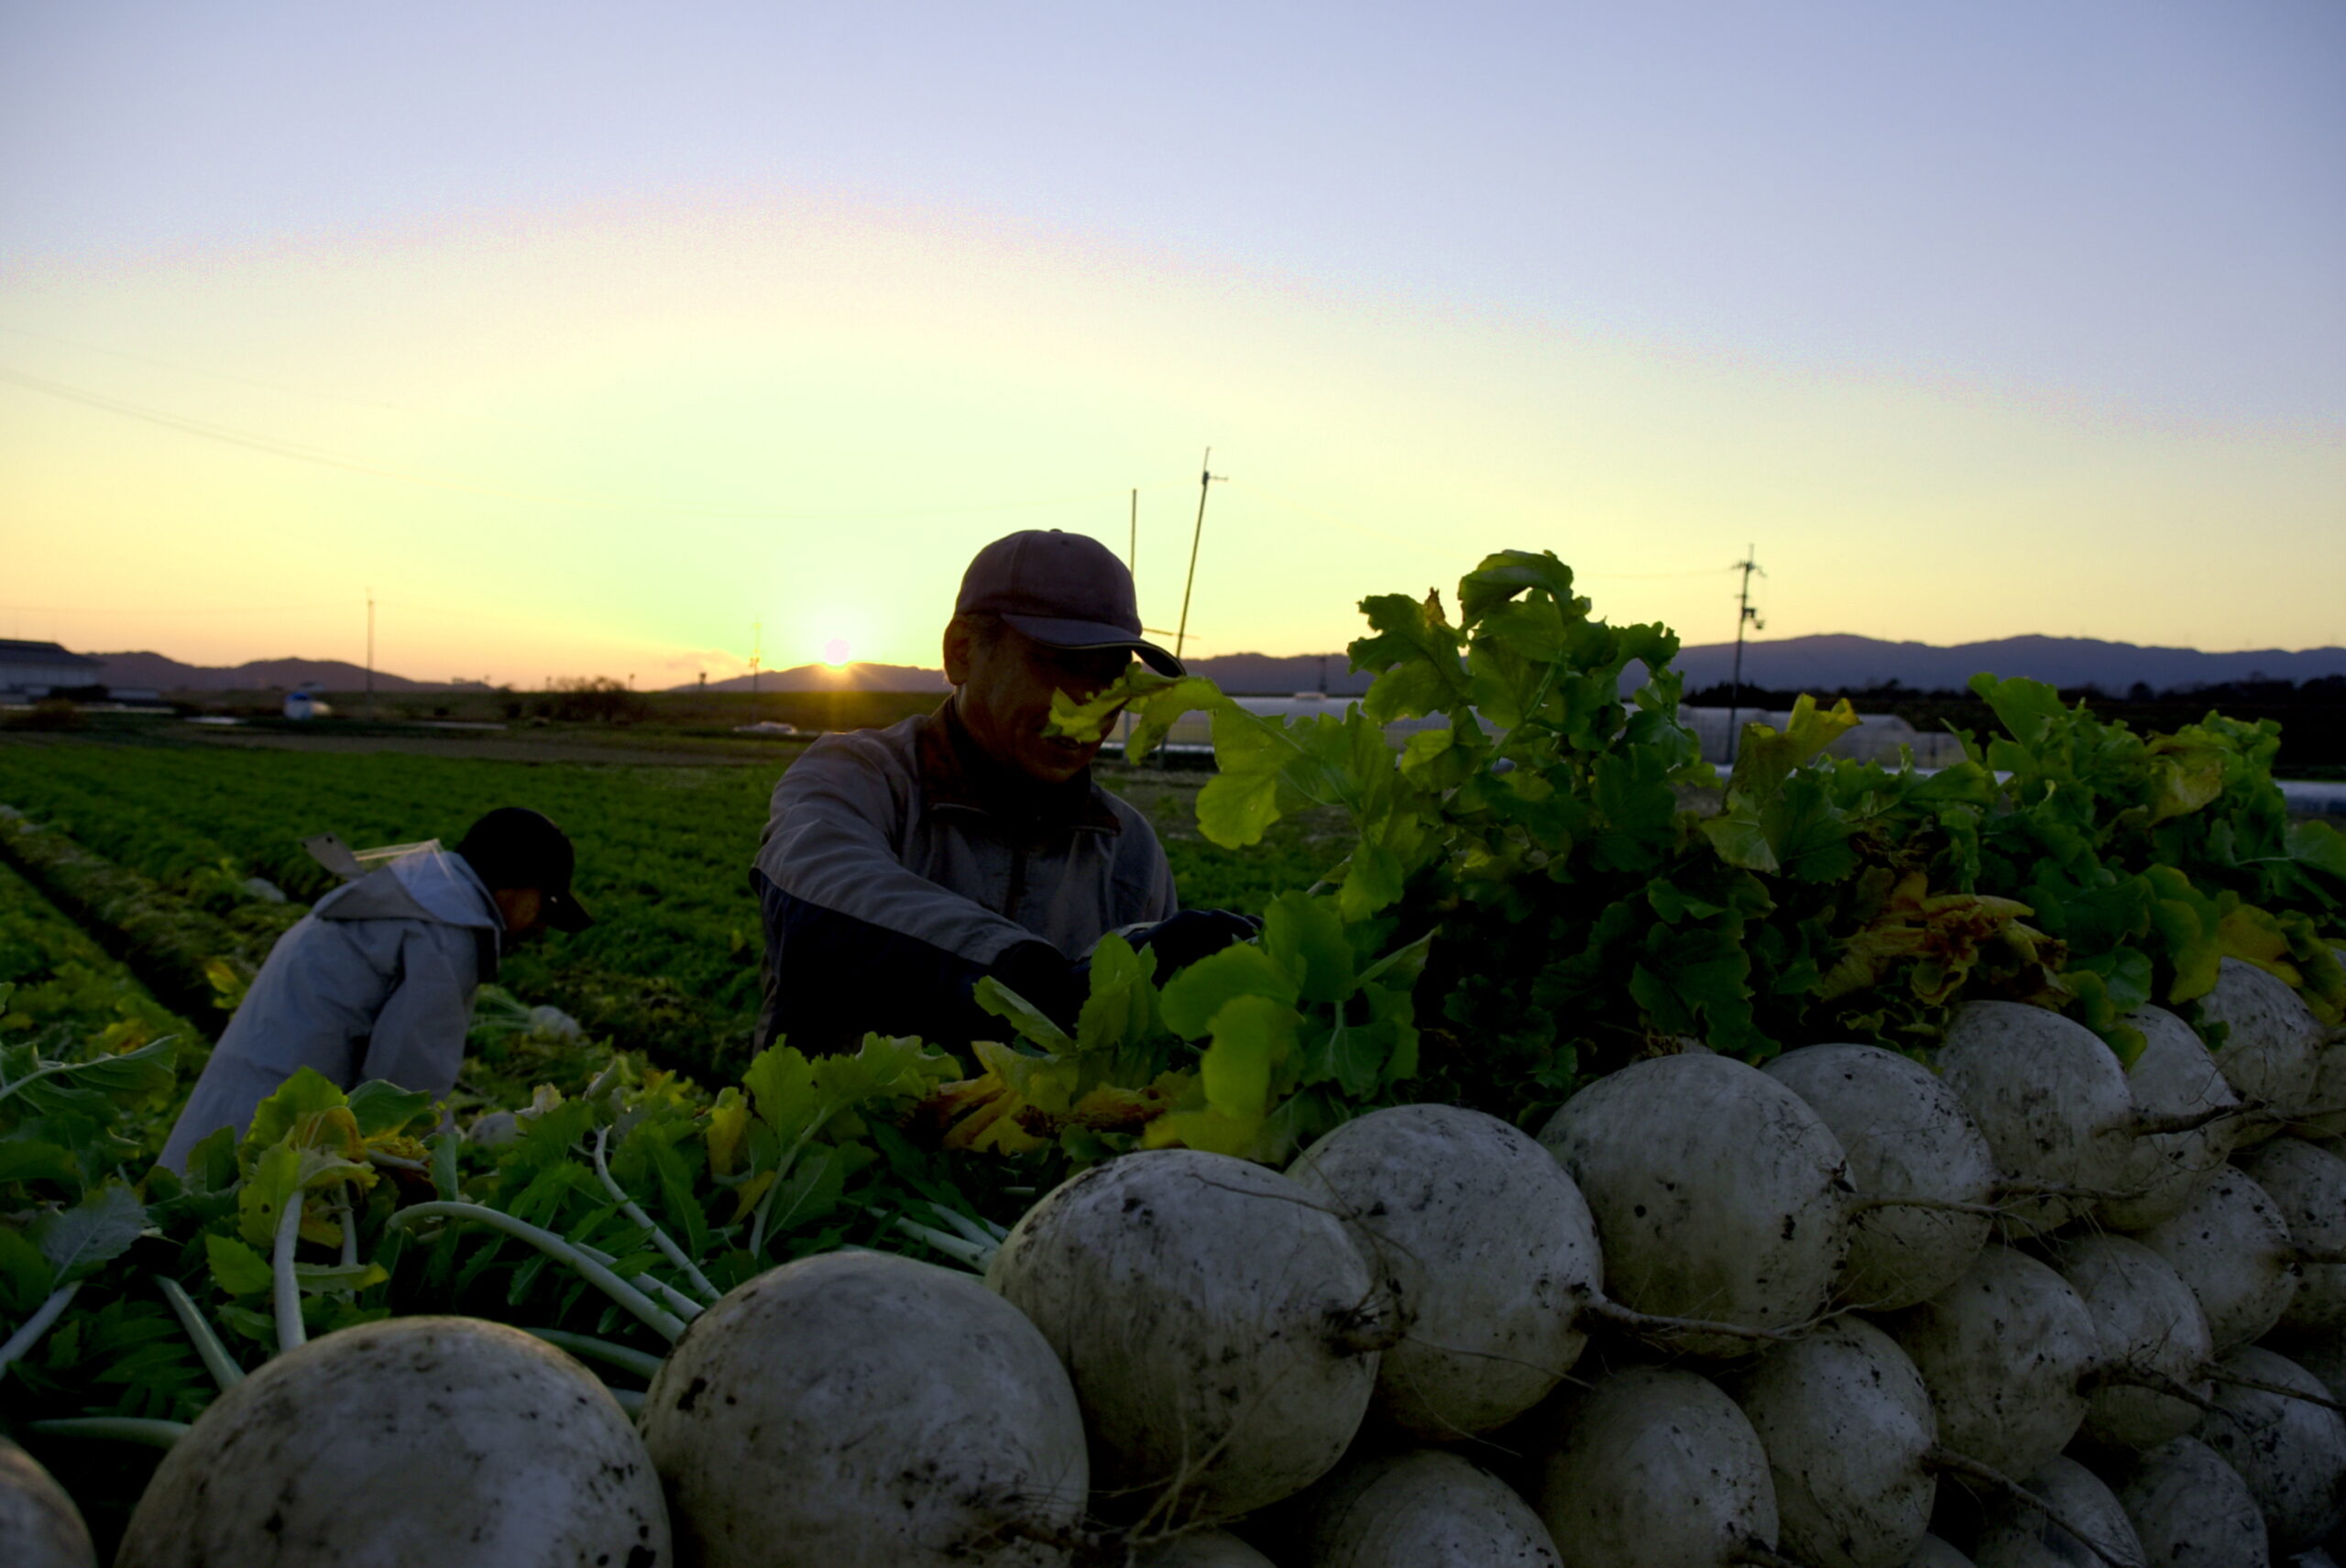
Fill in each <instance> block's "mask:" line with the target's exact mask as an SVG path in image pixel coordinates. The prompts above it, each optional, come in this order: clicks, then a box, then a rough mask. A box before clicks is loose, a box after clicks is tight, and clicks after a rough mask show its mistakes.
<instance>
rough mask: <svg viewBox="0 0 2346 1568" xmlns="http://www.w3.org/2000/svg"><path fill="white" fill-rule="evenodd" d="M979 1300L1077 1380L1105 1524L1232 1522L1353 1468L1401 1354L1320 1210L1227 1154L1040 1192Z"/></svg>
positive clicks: (1167, 1159) (1362, 1266) (1145, 1161)
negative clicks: (1025, 1326) (1382, 1367)
mask: <svg viewBox="0 0 2346 1568" xmlns="http://www.w3.org/2000/svg"><path fill="white" fill-rule="evenodd" d="M988 1282H989V1283H991V1284H992V1286H993V1287H994V1288H995V1289H997V1290H999V1291H1001V1292H1002V1294H1003V1296H1004V1297H1005V1298H1006V1299H1008V1300H1009V1301H1010V1302H1011V1303H1012V1304H1013V1305H1014V1306H1016V1307H1017V1308H1018V1309H1019V1310H1021V1311H1023V1312H1025V1314H1026V1315H1027V1316H1028V1317H1029V1318H1032V1319H1033V1320H1034V1321H1035V1323H1036V1326H1037V1327H1039V1328H1040V1329H1041V1330H1042V1331H1043V1335H1044V1337H1045V1338H1046V1339H1047V1340H1048V1341H1049V1342H1050V1343H1051V1347H1052V1348H1053V1349H1054V1350H1056V1351H1058V1355H1059V1359H1060V1360H1061V1361H1062V1362H1064V1363H1065V1364H1066V1365H1067V1369H1068V1373H1069V1376H1070V1377H1072V1378H1073V1380H1074V1384H1075V1393H1076V1398H1077V1399H1078V1401H1079V1402H1080V1404H1081V1406H1082V1409H1083V1424H1084V1428H1085V1430H1086V1431H1088V1432H1089V1434H1090V1436H1091V1472H1092V1484H1093V1485H1094V1486H1096V1487H1098V1488H1100V1490H1101V1492H1102V1497H1103V1500H1104V1501H1105V1504H1106V1506H1109V1507H1122V1508H1129V1509H1131V1510H1132V1511H1134V1512H1138V1513H1148V1514H1150V1515H1151V1516H1152V1517H1153V1518H1154V1519H1157V1520H1158V1521H1160V1522H1162V1523H1167V1524H1174V1525H1178V1524H1184V1523H1188V1522H1190V1521H1191V1520H1209V1521H1211V1520H1215V1519H1235V1518H1237V1517H1238V1516H1240V1515H1242V1514H1247V1513H1251V1512H1253V1511H1254V1510H1255V1509H1256V1508H1263V1507H1265V1506H1266V1505H1268V1504H1271V1503H1275V1502H1277V1501H1278V1500H1279V1499H1280V1498H1282V1497H1288V1496H1291V1495H1292V1494H1294V1493H1296V1492H1299V1491H1301V1490H1302V1489H1303V1488H1304V1487H1306V1486H1310V1484H1311V1483H1312V1482H1314V1481H1316V1480H1318V1479H1319V1478H1320V1477H1321V1475H1325V1474H1326V1473H1327V1472H1328V1470H1329V1469H1330V1468H1331V1467H1332V1466H1333V1465H1334V1464H1335V1463H1336V1461H1337V1460H1338V1459H1340V1458H1342V1457H1343V1452H1344V1449H1345V1447H1346V1446H1347V1445H1348V1444H1349V1443H1350V1442H1352V1438H1353V1434H1354V1432H1355V1431H1358V1430H1359V1427H1360V1423H1361V1418H1362V1416H1363V1415H1365V1413H1366V1412H1367V1409H1368V1401H1369V1396H1370V1394H1371V1392H1372V1391H1373V1390H1374V1389H1375V1387H1376V1365H1377V1351H1378V1350H1379V1348H1381V1347H1382V1346H1384V1345H1387V1344H1389V1343H1392V1341H1393V1340H1394V1338H1395V1337H1396V1334H1395V1331H1394V1329H1393V1325H1392V1324H1391V1322H1390V1321H1389V1308H1387V1306H1386V1305H1385V1302H1384V1298H1383V1296H1382V1294H1381V1293H1380V1292H1378V1291H1377V1290H1376V1287H1375V1284H1374V1282H1373V1280H1372V1279H1371V1277H1370V1275H1369V1270H1368V1265H1367V1264H1366V1263H1365V1262H1364V1261H1363V1260H1362V1258H1361V1255H1360V1252H1359V1250H1358V1249H1357V1248H1356V1247H1354V1245H1353V1243H1352V1238H1351V1237H1350V1236H1348V1235H1346V1234H1345V1233H1344V1227H1343V1223H1342V1222H1341V1221H1339V1220H1338V1219H1337V1218H1336V1216H1335V1215H1334V1214H1333V1213H1332V1212H1330V1210H1329V1206H1328V1201H1327V1200H1326V1199H1324V1198H1321V1196H1319V1195H1318V1194H1316V1193H1313V1192H1310V1191H1308V1190H1305V1189H1304V1188H1303V1187H1301V1186H1300V1185H1299V1184H1298V1183H1296V1182H1293V1181H1290V1180H1288V1179H1287V1178H1286V1177H1284V1176H1281V1175H1280V1174H1279V1173H1278V1172H1277V1171H1275V1170H1266V1169H1264V1168H1262V1167H1261V1166H1258V1165H1252V1164H1249V1163H1248V1162H1246V1161H1245V1160H1243V1159H1233V1158H1231V1157H1228V1156H1226V1155H1214V1154H1205V1153H1201V1152H1199V1151H1197V1150H1193V1149H1165V1150H1159V1151H1157V1152H1154V1153H1147V1154H1134V1155H1126V1156H1124V1157H1123V1158H1121V1159H1116V1160H1112V1161H1110V1162H1109V1163H1107V1164H1105V1165H1099V1166H1094V1167H1092V1168H1091V1169H1090V1170H1087V1171H1085V1172H1084V1173H1083V1174H1082V1175H1080V1176H1078V1177H1076V1178H1074V1179H1072V1180H1069V1181H1067V1182H1064V1183H1062V1184H1061V1185H1059V1186H1058V1188H1056V1189H1054V1190H1052V1191H1050V1192H1049V1193H1047V1194H1046V1195H1045V1196H1044V1198H1043V1199H1042V1201H1040V1202H1038V1203H1036V1205H1035V1207H1034V1208H1032V1209H1031V1210H1029V1211H1027V1212H1026V1215H1025V1218H1023V1219H1021V1220H1020V1221H1019V1222H1018V1223H1017V1225H1016V1226H1015V1227H1014V1228H1013V1229H1012V1231H1011V1233H1010V1235H1009V1237H1008V1238H1007V1239H1006V1240H1005V1241H1003V1244H1002V1250H1001V1251H1000V1252H999V1253H997V1254H996V1255H995V1256H994V1261H993V1266H992V1270H991V1272H990V1273H989V1275H988Z"/></svg>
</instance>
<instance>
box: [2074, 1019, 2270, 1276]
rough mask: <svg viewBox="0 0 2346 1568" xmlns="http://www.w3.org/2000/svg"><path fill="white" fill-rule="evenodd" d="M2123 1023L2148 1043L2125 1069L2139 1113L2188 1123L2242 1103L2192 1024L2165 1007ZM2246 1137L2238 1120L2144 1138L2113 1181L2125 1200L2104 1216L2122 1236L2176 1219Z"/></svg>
mask: <svg viewBox="0 0 2346 1568" xmlns="http://www.w3.org/2000/svg"><path fill="white" fill-rule="evenodd" d="M2124 1022H2126V1023H2127V1024H2130V1025H2132V1026H2133V1027H2134V1028H2135V1029H2137V1030H2139V1031H2140V1032H2141V1034H2142V1036H2143V1041H2144V1044H2143V1054H2142V1055H2141V1056H2138V1057H2136V1058H2134V1064H2133V1065H2132V1067H2130V1068H2128V1069H2126V1082H2127V1086H2128V1088H2129V1089H2130V1090H2131V1091H2132V1093H2133V1096H2134V1107H2135V1110H2136V1111H2137V1112H2138V1113H2141V1114H2142V1115H2144V1116H2154V1117H2161V1118H2166V1119H2184V1120H2187V1119H2189V1118H2191V1117H2193V1116H2198V1115H2204V1114H2206V1113H2210V1112H2218V1111H2226V1110H2231V1109H2233V1108H2235V1107H2237V1106H2238V1105H2239V1104H2240V1096H2239V1095H2238V1094H2236V1093H2235V1092H2233V1091H2232V1086H2231V1084H2230V1083H2228V1082H2226V1081H2225V1080H2224V1075H2223V1074H2222V1073H2221V1072H2220V1071H2218V1070H2217V1069H2216V1060H2215V1058H2213V1057H2211V1056H2209V1054H2208V1047H2207V1046H2206V1044H2205V1043H2204V1042H2202V1041H2201V1040H2200V1038H2199V1035H2198V1031H2197V1030H2195V1029H2193V1028H2192V1027H2191V1025H2188V1024H2187V1023H2185V1022H2184V1021H2183V1020H2182V1019H2180V1018H2178V1017H2176V1015H2175V1014H2172V1013H2170V1012H2168V1011H2167V1010H2166V1009H2165V1008H2164V1007H2138V1008H2136V1009H2135V1010H2134V1011H2133V1012H2132V1013H2129V1014H2126V1017H2125V1019H2124ZM2240 1135H2241V1121H2240V1118H2239V1117H2237V1116H2220V1117H2218V1118H2217V1119H2216V1120H2214V1121H2211V1122H2208V1123H2206V1124H2202V1125H2200V1126H2197V1127H2188V1128H2186V1129H2185V1130H2184V1131H2182V1132H2178V1133H2144V1134H2141V1135H2137V1136H2136V1138H2135V1139H2134V1141H2133V1143H2132V1146H2130V1147H2129V1148H2128V1150H2127V1154H2126V1160H2125V1163H2124V1165H2123V1166H2122V1167H2121V1168H2120V1170H2119V1173H2118V1175H2117V1177H2116V1178H2115V1185H2116V1187H2117V1189H2118V1191H2119V1193H2120V1194H2121V1196H2117V1197H2112V1198H2106V1199H2104V1200H2103V1201H2102V1202H2101V1204H2100V1206H2099V1208H2098V1209H2097V1210H2096V1211H2095V1213H2096V1215H2097V1217H2098V1218H2099V1220H2100V1221H2101V1223H2103V1224H2105V1225H2109V1226H2111V1227H2113V1228H2115V1229H2118V1230H2121V1231H2139V1230H2143V1229H2145V1228H2147V1227H2149V1226H2152V1225H2155V1224H2157V1223H2159V1222H2160V1221H2161V1220H2165V1219H2167V1218H2169V1217H2171V1216H2172V1215H2173V1214H2174V1213H2175V1212H2176V1211H2177V1210H2179V1209H2181V1208H2182V1207H2183V1205H2184V1204H2185V1203H2186V1202H2187V1201H2189V1200H2190V1197H2191V1194H2192V1192H2193V1191H2194V1190H2197V1189H2198V1187H2199V1185H2200V1184H2201V1183H2202V1182H2204V1181H2206V1180H2207V1179H2208V1176H2209V1172H2211V1171H2213V1170H2215V1169H2216V1168H2218V1167H2220V1166H2221V1165H2222V1164H2223V1163H2224V1159H2225V1157H2227V1156H2228V1155H2230V1154H2231V1151H2232V1146H2233V1145H2234V1144H2236V1143H2238V1142H2239V1141H2240Z"/></svg>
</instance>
